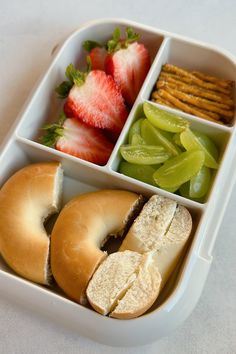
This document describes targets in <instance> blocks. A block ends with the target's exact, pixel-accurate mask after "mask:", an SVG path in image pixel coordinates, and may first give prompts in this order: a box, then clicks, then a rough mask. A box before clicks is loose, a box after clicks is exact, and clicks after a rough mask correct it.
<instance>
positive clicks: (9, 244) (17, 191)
mask: <svg viewBox="0 0 236 354" xmlns="http://www.w3.org/2000/svg"><path fill="white" fill-rule="evenodd" d="M61 186H62V170H61V168H60V164H59V163H58V162H44V163H36V164H32V165H28V166H26V167H24V168H23V169H21V170H19V171H18V172H16V173H15V174H14V175H13V176H11V177H10V178H9V179H8V181H7V182H6V183H5V184H4V185H3V187H2V188H1V190H0V250H1V254H2V256H3V258H4V260H5V261H6V263H7V264H8V265H9V266H10V267H11V268H12V269H13V270H14V271H15V272H16V273H18V274H19V275H21V276H22V277H24V278H26V279H29V280H31V281H34V282H36V283H40V284H45V285H48V284H49V283H50V270H49V266H48V260H49V243H50V240H49V237H48V235H47V232H46V230H45V228H44V221H45V219H47V218H48V217H49V216H50V215H52V214H54V213H56V212H58V211H59V207H60V200H61Z"/></svg>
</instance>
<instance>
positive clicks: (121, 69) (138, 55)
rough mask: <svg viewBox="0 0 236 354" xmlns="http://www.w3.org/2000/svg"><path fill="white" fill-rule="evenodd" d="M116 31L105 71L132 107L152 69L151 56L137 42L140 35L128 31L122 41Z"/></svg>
mask: <svg viewBox="0 0 236 354" xmlns="http://www.w3.org/2000/svg"><path fill="white" fill-rule="evenodd" d="M115 31H116V33H115V32H114V33H115V35H114V34H113V39H112V40H111V41H109V42H108V52H109V54H108V55H107V57H106V61H105V71H106V73H107V74H110V75H112V77H113V78H114V80H115V82H116V83H117V85H118V86H119V88H120V89H121V93H122V95H123V97H124V98H125V101H126V102H127V103H128V105H130V106H131V105H132V104H133V103H134V101H135V99H136V97H137V95H138V93H139V90H140V88H141V86H142V84H143V82H144V80H145V77H146V75H147V73H148V70H149V68H150V55H149V52H148V50H147V48H146V47H145V46H144V45H143V44H141V43H138V42H137V41H136V39H137V38H138V35H137V34H136V33H135V32H133V30H132V29H130V28H129V29H127V31H126V33H127V39H126V40H121V39H120V35H119V32H117V29H116V30H115ZM133 40H134V42H132V41H133Z"/></svg>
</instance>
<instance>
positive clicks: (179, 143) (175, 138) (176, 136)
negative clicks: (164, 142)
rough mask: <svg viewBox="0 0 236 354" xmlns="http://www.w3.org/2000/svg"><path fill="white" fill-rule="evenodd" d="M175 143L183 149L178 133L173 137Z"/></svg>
mask: <svg viewBox="0 0 236 354" xmlns="http://www.w3.org/2000/svg"><path fill="white" fill-rule="evenodd" d="M173 141H174V143H175V144H176V145H178V146H179V147H183V145H182V143H181V141H180V133H176V134H174V136H173Z"/></svg>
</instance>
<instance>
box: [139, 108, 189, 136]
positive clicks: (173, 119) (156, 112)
mask: <svg viewBox="0 0 236 354" xmlns="http://www.w3.org/2000/svg"><path fill="white" fill-rule="evenodd" d="M143 110H144V114H145V116H146V117H147V119H148V120H149V121H150V122H151V123H152V124H153V125H154V126H155V127H157V128H160V129H163V130H166V131H168V132H172V133H179V132H182V131H183V130H185V129H186V128H188V127H189V122H188V121H187V120H185V119H183V118H182V117H180V116H177V115H176V114H173V113H169V112H166V111H163V110H161V109H160V108H158V107H156V106H154V105H153V104H151V103H148V102H144V104H143Z"/></svg>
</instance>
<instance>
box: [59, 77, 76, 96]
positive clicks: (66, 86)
mask: <svg viewBox="0 0 236 354" xmlns="http://www.w3.org/2000/svg"><path fill="white" fill-rule="evenodd" d="M72 86H73V83H72V82H71V81H63V82H62V83H61V84H60V85H59V86H57V87H56V88H55V91H56V93H58V96H59V98H66V97H67V96H68V94H69V92H70V89H71V88H72Z"/></svg>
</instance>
